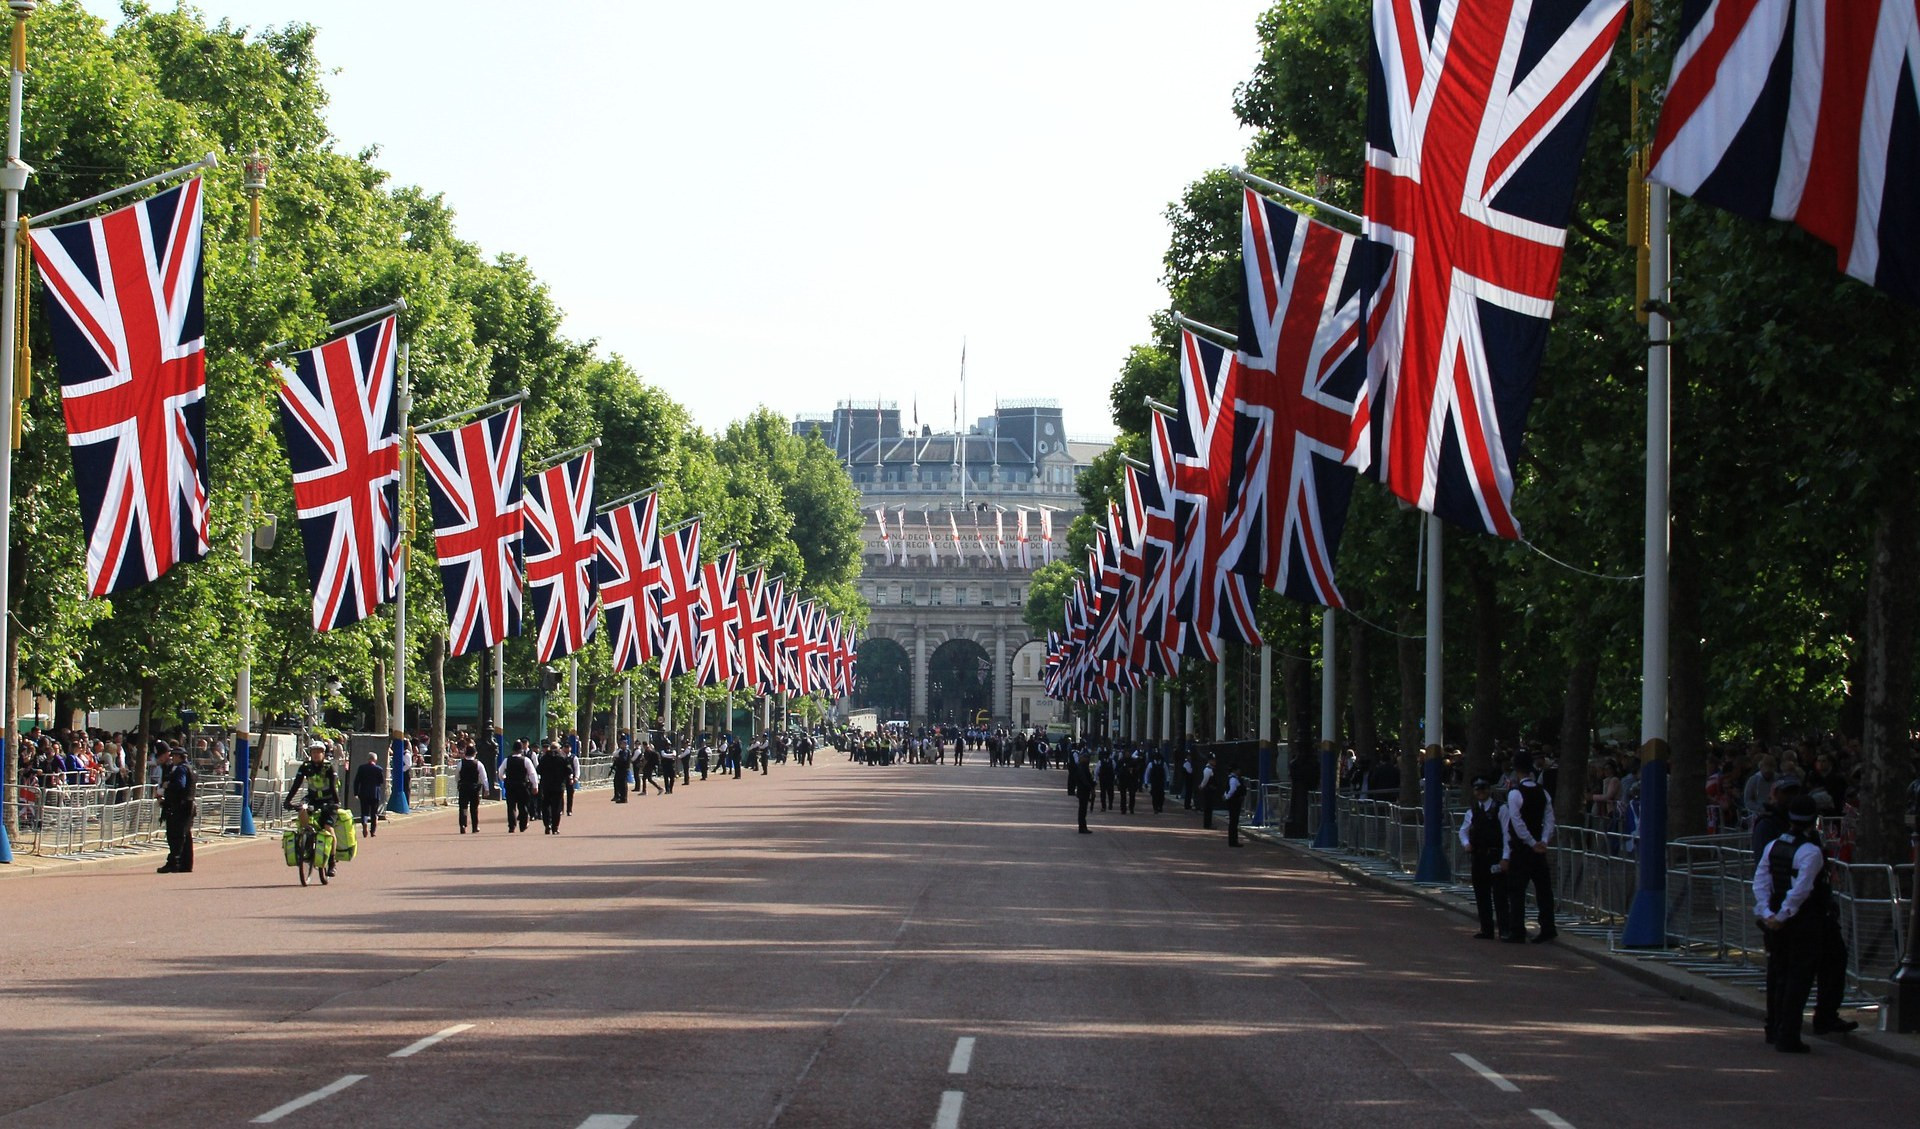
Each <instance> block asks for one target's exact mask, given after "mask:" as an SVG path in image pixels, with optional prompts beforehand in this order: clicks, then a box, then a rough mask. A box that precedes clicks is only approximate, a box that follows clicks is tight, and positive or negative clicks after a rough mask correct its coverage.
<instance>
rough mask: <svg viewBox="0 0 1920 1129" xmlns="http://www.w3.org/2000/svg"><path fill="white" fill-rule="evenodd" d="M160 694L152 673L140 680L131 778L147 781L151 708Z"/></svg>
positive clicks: (151, 742)
mask: <svg viewBox="0 0 1920 1129" xmlns="http://www.w3.org/2000/svg"><path fill="white" fill-rule="evenodd" d="M159 696H160V680H159V679H157V678H155V677H154V676H152V675H148V676H147V677H145V678H143V679H141V680H140V741H139V744H138V747H137V748H136V749H135V750H134V758H133V780H134V783H136V784H145V783H146V782H147V758H148V757H150V756H152V755H153V708H154V703H155V701H156V700H157V699H158V698H159Z"/></svg>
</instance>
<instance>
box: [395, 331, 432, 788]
mask: <svg viewBox="0 0 1920 1129" xmlns="http://www.w3.org/2000/svg"><path fill="white" fill-rule="evenodd" d="M393 308H395V309H401V310H404V309H406V308H407V306H406V303H405V302H404V301H401V302H395V303H394V305H393ZM408 346H409V343H408V342H407V341H404V340H403V341H401V342H400V397H399V400H398V406H399V409H400V434H401V435H403V436H406V435H410V434H411V432H409V430H408V428H407V420H408V418H409V417H410V416H411V415H412V414H413V383H412V381H413V371H412V368H411V360H412V358H411V353H410V350H409V348H408ZM412 450H413V444H412V442H410V441H409V442H408V443H407V444H406V445H405V446H404V447H402V448H401V451H400V498H401V499H402V501H401V512H402V513H404V512H406V502H405V499H407V498H409V497H411V495H412V488H413V475H412V473H411V471H412V468H413V460H412V458H411V457H410V456H411V454H412ZM396 519H397V520H399V525H400V528H399V531H398V532H399V537H400V552H399V557H400V567H399V569H398V572H399V575H398V576H396V577H395V578H394V585H393V704H392V705H391V707H390V708H389V709H388V711H387V733H388V736H389V737H391V738H392V739H393V753H392V755H393V765H392V767H391V768H390V769H389V770H388V772H387V810H388V811H390V812H393V813H394V814H396V815H406V814H408V813H409V812H410V811H412V810H413V809H412V806H411V804H410V803H409V801H408V799H407V760H408V757H407V558H408V556H410V555H411V554H410V553H409V545H408V542H409V540H410V537H411V534H412V532H413V531H412V530H410V529H408V528H407V527H406V522H405V520H404V519H399V518H398V515H396ZM445 743H446V742H445V741H442V742H441V744H442V745H444V744H445Z"/></svg>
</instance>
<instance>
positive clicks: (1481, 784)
mask: <svg viewBox="0 0 1920 1129" xmlns="http://www.w3.org/2000/svg"><path fill="white" fill-rule="evenodd" d="M1491 788H1492V785H1491V784H1490V783H1489V782H1488V780H1487V778H1486V777H1484V776H1481V777H1477V778H1476V779H1475V780H1474V782H1473V800H1472V802H1471V803H1469V804H1468V805H1467V811H1466V814H1465V815H1464V816H1462V817H1461V819H1460V845H1461V846H1463V847H1465V848H1466V849H1467V854H1468V857H1470V858H1471V859H1472V860H1473V861H1472V865H1473V901H1474V905H1475V906H1476V907H1477V908H1478V909H1479V911H1480V932H1478V933H1475V934H1474V937H1475V938H1476V939H1478V940H1482V941H1491V940H1493V939H1494V938H1495V937H1503V936H1505V935H1506V934H1507V898H1506V890H1505V889H1504V888H1503V887H1502V885H1501V878H1502V875H1501V873H1500V839H1501V835H1502V832H1501V830H1500V805H1499V804H1496V803H1494V802H1493V797H1492V795H1491V794H1490V792H1491Z"/></svg>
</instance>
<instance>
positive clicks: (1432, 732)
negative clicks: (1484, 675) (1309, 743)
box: [1413, 514, 1453, 882]
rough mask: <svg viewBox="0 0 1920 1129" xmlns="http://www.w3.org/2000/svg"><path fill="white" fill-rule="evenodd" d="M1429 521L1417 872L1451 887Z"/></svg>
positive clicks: (1437, 536)
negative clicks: (1418, 861)
mask: <svg viewBox="0 0 1920 1129" xmlns="http://www.w3.org/2000/svg"><path fill="white" fill-rule="evenodd" d="M1426 522H1427V719H1426V738H1427V740H1426V748H1425V750H1424V752H1423V754H1422V756H1423V758H1424V763H1423V764H1422V765H1421V766H1420V782H1421V787H1420V809H1421V818H1422V819H1423V820H1424V821H1425V824H1426V826H1425V827H1424V828H1423V831H1422V834H1421V836H1420V866H1419V868H1418V869H1417V870H1415V871H1414V875H1413V880H1414V881H1415V882H1445V881H1448V880H1449V878H1450V877H1451V876H1452V870H1453V868H1452V867H1451V866H1450V865H1449V864H1448V862H1447V848H1446V842H1447V828H1446V827H1445V826H1444V825H1445V823H1446V810H1445V806H1444V804H1445V799H1446V797H1445V796H1444V795H1443V794H1442V793H1443V789H1444V788H1445V787H1446V779H1445V773H1446V767H1447V757H1446V749H1447V743H1446V707H1445V704H1444V703H1443V702H1442V700H1441V695H1442V694H1443V693H1444V691H1445V688H1446V680H1445V677H1444V674H1445V671H1444V669H1443V668H1442V666H1441V661H1442V656H1443V654H1444V651H1443V649H1442V647H1441V643H1442V642H1443V641H1444V639H1445V636H1444V635H1443V633H1442V632H1443V627H1444V625H1445V614H1446V602H1447V589H1446V584H1445V583H1444V580H1443V576H1444V572H1443V570H1442V568H1441V555H1440V553H1441V544H1442V539H1441V532H1442V529H1443V527H1442V525H1441V522H1440V519H1439V518H1437V517H1434V516H1433V515H1432V514H1428V515H1426Z"/></svg>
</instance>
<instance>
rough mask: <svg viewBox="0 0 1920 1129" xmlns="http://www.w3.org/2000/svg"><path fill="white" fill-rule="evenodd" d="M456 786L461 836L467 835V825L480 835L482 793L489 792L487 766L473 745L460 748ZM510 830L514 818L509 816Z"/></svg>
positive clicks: (455, 774) (455, 778) (455, 775)
mask: <svg viewBox="0 0 1920 1129" xmlns="http://www.w3.org/2000/svg"><path fill="white" fill-rule="evenodd" d="M454 785H455V787H456V789H457V795H458V798H459V804H460V834H462V835H465V834H466V833H467V824H468V823H469V822H471V823H472V824H473V833H474V834H475V835H478V834H480V793H482V792H486V791H489V790H490V788H489V786H488V781H487V765H486V762H485V761H482V760H481V759H480V757H479V755H478V754H477V753H475V752H474V749H473V746H472V745H463V746H461V748H460V767H459V768H458V769H457V770H456V771H455V773H454ZM507 825H508V829H509V830H511V829H512V825H513V816H512V815H511V814H509V815H508V816H507Z"/></svg>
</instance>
